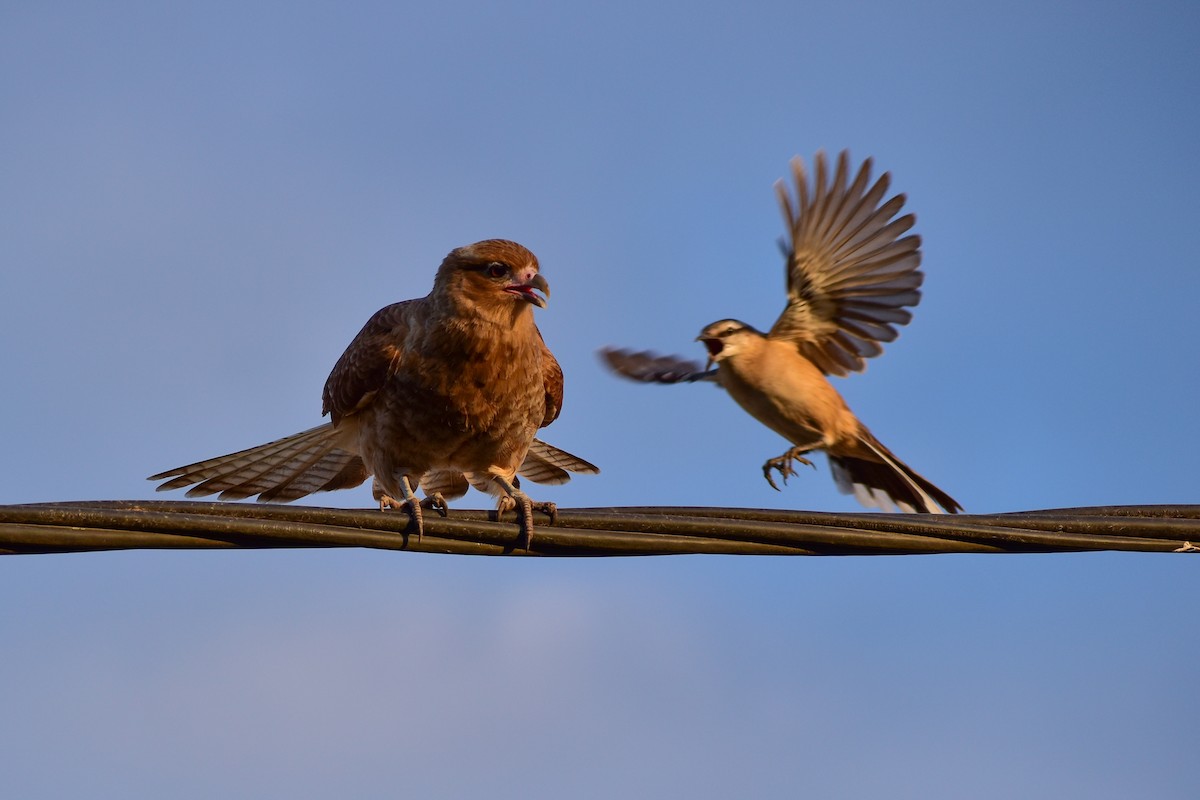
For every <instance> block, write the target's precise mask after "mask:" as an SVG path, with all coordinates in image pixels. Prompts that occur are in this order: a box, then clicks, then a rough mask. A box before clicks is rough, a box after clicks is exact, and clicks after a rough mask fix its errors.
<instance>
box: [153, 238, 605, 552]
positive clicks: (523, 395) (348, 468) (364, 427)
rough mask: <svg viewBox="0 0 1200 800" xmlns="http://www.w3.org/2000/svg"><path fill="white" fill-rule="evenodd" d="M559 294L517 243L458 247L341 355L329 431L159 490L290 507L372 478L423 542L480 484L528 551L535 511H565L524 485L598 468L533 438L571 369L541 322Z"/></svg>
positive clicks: (252, 452) (183, 473) (186, 474)
mask: <svg viewBox="0 0 1200 800" xmlns="http://www.w3.org/2000/svg"><path fill="white" fill-rule="evenodd" d="M549 294H550V287H549V285H548V284H547V283H546V279H545V278H543V277H542V276H541V274H540V272H539V266H538V261H537V258H536V257H535V256H534V255H533V253H531V252H530V251H529V250H527V249H525V248H524V247H522V246H521V245H519V244H517V243H516V242H510V241H507V240H504V239H488V240H485V241H482V242H476V243H475V244H472V245H468V246H466V247H460V248H458V249H456V250H452V251H451V252H450V254H449V255H447V256H446V258H445V260H443V261H442V264H441V266H440V267H439V268H438V271H437V275H436V277H435V278H434V281H433V289H432V290H431V291H430V292H429V294H428V295H426V296H425V297H421V298H417V299H413V300H405V301H403V302H400V303H394V304H393V305H390V306H387V307H385V308H382V309H380V310H379V311H377V312H375V314H374V315H373V316H372V317H371V318H370V319H369V320H368V321H367V324H366V325H365V326H364V327H363V329H362V330H361V331H359V333H358V335H357V336H356V337H354V340H353V341H352V342H351V343H350V346H349V347H347V348H346V352H344V353H343V354H342V357H341V358H339V359H338V361H337V364H335V365H334V367H333V371H332V372H331V373H330V375H329V379H328V380H327V381H326V382H325V391H324V395H323V408H322V411H321V413H322V415H325V414H328V415H329V416H330V422H327V423H325V424H324V425H319V426H317V427H315V428H311V429H309V430H307V431H303V432H301V433H297V434H293V435H292V436H288V437H285V438H283V439H279V440H277V441H274V442H270V443H268V444H264V445H259V446H258V447H253V448H250V449H249V450H242V451H240V452H237V453H231V454H229V455H226V456H219V457H217V458H211V459H208V460H206V461H200V462H197V463H195V464H188V465H187V466H183V467H177V468H175V469H171V470H167V471H166V472H160V473H158V474H157V475H152V476H151V477H150V480H152V481H157V480H164V479H170V480H167V481H166V482H165V483H163V484H162V485H161V486H159V487H158V490H159V491H164V490H169V489H180V488H183V487H185V486H191V487H192V488H191V489H189V490H188V493H187V496H188V497H203V496H205V495H210V494H218V493H219V499H221V500H240V499H242V498H246V497H251V496H253V495H258V500H259V502H270V501H278V502H288V501H291V500H296V499H298V498H300V497H304V496H305V495H308V494H311V493H313V492H319V491H327V490H331V489H348V488H351V487H354V486H358V485H359V484H361V483H362V482H363V481H365V480H366V479H367V478H368V477H370V476H372V475H374V476H375V482H374V494H375V497H376V499H377V500H379V504H380V509H385V508H402V509H404V510H405V511H407V512H408V514H409V515H410V516H411V518H412V522H413V524H414V525H415V527H416V531H417V534H418V536H420V534H421V533H422V531H423V521H422V513H421V509H422V507H425V508H433V509H435V510H437V511H438V512H439V513H440V514H442V515H443V516H444V515H445V514H446V511H447V503H446V501H447V500H450V499H454V498H456V497H461V496H462V495H463V494H465V493H466V491H467V487H468V485H471V486H474V487H475V488H476V489H479V490H480V491H483V492H488V493H490V494H493V495H497V496H498V497H499V502H498V510H499V512H500V513H504V512H505V511H508V510H511V509H516V510H517V512H518V516H519V519H520V523H521V528H522V531H523V532H524V535H525V543H526V546H528V544H529V542H530V541H531V540H532V536H533V510H534V508H537V509H538V510H541V511H544V512H546V513H548V514H550V515H551V519H553V516H554V513H555V506H554V504H552V503H537V504H535V503H534V502H533V501H532V500H531V499H530V498H529V496H528V495H526V494H525V493H524V492H523V491H521V489H520V481H519V479H518V478H517V475H518V474H520V475H522V476H524V477H526V478H528V479H529V480H531V481H534V482H535V483H546V484H558V483H566V482H567V481H568V480H570V475H569V473H571V472H578V473H589V474H595V473H597V472H599V470H598V469H597V468H596V467H595V466H594V465H592V464H589V463H588V462H587V461H584V460H583V459H581V458H578V457H576V456H573V455H571V454H570V453H567V452H564V451H563V450H559V449H558V448H557V447H554V446H553V445H550V444H547V443H546V442H543V441H540V440H539V439H535V438H534V434H535V433H536V432H537V430H538V428H542V427H545V426H546V425H549V424H550V423H551V422H553V421H554V420H555V419H557V418H558V414H559V411H560V410H561V408H562V399H563V373H562V369H561V368H560V367H559V365H558V361H557V360H555V358H554V355H553V354H552V353H551V352H550V349H549V348H548V347H546V343H545V341H544V340H543V339H542V334H541V332H540V331H539V330H538V328H537V325H536V324H535V323H534V320H533V307H534V306H538V307H539V308H545V306H546V298H547V297H549ZM193 484H195V485H194V486H193ZM418 489H423V490H424V494H425V499H424V500H420V501H418V499H417V497H416V492H417V490H418Z"/></svg>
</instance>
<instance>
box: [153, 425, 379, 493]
mask: <svg viewBox="0 0 1200 800" xmlns="http://www.w3.org/2000/svg"><path fill="white" fill-rule="evenodd" d="M340 444H341V442H340V432H339V431H337V430H335V429H334V427H333V425H331V424H329V423H326V424H324V425H318V426H317V427H315V428H310V429H308V430H306V431H302V432H300V433H295V434H292V435H291V436H285V437H284V438H282V439H277V440H275V441H273V442H268V443H267V444H260V445H259V446H258V447H251V448H250V449H248V450H240V451H238V452H236V453H230V454H229V455H225V456H217V457H216V458H210V459H207V460H206V461H198V462H196V463H195V464H188V465H187V466H183V467H176V468H175V469H170V470H167V471H166V472H160V473H158V474H157V475H151V476H150V478H149V480H152V481H158V480H163V479H164V478H170V479H171V480H168V481H167V482H166V483H164V484H162V485H161V486H159V487H157V489H158V491H160V492H165V491H168V490H170V489H182V488H183V487H185V486H191V487H192V488H191V489H188V492H187V496H188V497H204V496H205V495H210V494H218V495H219V499H221V500H241V499H243V498H246V497H251V496H253V495H258V501H259V502H260V503H268V502H279V503H286V502H289V501H291V500H297V499H299V498H301V497H304V496H305V495H309V494H312V493H313V492H324V491H329V490H332V489H349V488H351V487H353V486H358V485H359V484H360V483H362V482H363V481H365V480H366V479H367V478H368V477H369V476H370V473H368V472H367V469H366V466H365V465H364V464H363V461H362V459H361V458H360V457H359V456H358V455H357V454H356V453H353V452H351V451H350V450H346V449H344V448H343V447H341V446H340ZM192 484H195V486H192Z"/></svg>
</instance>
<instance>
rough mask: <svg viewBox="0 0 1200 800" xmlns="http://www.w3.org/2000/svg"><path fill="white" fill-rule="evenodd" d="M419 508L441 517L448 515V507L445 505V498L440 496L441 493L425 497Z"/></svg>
mask: <svg viewBox="0 0 1200 800" xmlns="http://www.w3.org/2000/svg"><path fill="white" fill-rule="evenodd" d="M421 506H422V507H423V508H429V509H432V510H434V511H436V512H437V513H438V515H439V516H442V517H444V516H446V515H447V514H449V513H450V506H449V505H448V504H447V503H446V498H445V497H443V496H442V493H441V492H434V493H433V494H427V495H425V497H424V498H423V499H422V500H421Z"/></svg>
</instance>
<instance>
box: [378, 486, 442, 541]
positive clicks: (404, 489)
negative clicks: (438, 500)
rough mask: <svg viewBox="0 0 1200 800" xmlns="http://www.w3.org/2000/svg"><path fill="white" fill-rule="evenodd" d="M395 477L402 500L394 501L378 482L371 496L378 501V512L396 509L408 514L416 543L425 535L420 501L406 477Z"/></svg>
mask: <svg viewBox="0 0 1200 800" xmlns="http://www.w3.org/2000/svg"><path fill="white" fill-rule="evenodd" d="M397 477H399V478H400V482H399V483H398V484H397V486H399V487H400V496H401V497H403V498H404V499H403V500H396V499H395V498H394V497H392V496H390V495H389V494H388V493H387V491H385V490H382V487H381V486H380V485H379V482H378V481H376V483H375V486H374V487H373V488H372V494H374V495H375V496H376V499H378V500H379V510H380V511H387V510H388V509H389V508H397V509H400V510H402V511H407V512H408V516H409V517H411V518H412V521H413V522H414V523H415V524H416V526H417V541H418V542H419V541H421V538H422V537H423V536H424V534H425V520H424V518H423V516H422V514H421V501H419V500H418V499H417V495H416V494H415V493H414V492H413V490H412V486H411V485H410V484H409V482H408V476H406V475H399V476H397ZM445 502H446V501H445V500H442V504H443V506H444V505H445ZM442 516H445V514H442Z"/></svg>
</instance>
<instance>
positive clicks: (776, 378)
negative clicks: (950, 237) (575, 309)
mask: <svg viewBox="0 0 1200 800" xmlns="http://www.w3.org/2000/svg"><path fill="white" fill-rule="evenodd" d="M814 173H815V174H814V175H813V179H812V180H811V182H810V180H809V175H808V172H807V171H806V169H805V166H804V162H803V161H802V160H801V159H800V158H795V159H793V160H792V175H793V178H794V180H795V184H796V196H795V198H794V199H793V197H792V196H791V194H790V193H789V192H788V190H787V187H786V186H785V184H784V183H783V181H780V182H778V183H777V184H776V187H775V188H776V191H777V193H778V195H779V202H780V205H781V206H782V208H783V216H784V221H785V223H786V225H787V230H788V238H787V240H783V241H781V243H780V246H781V249H782V250H783V254H784V257H785V259H786V260H787V293H788V302H787V307H786V308H784V310H783V314H781V315H780V317H779V319H777V320H776V321H775V324H774V325H773V326H772V327H771V330H770V331H768V332H767V333H765V334H764V333H762V332H761V331H759V330H756V329H755V328H754V327H752V326H750V325H748V324H746V323H745V322H741V321H739V320H736V319H723V320H720V321H718V322H714V323H712V324H711V325H709V326H707V327H705V328H704V329H703V330H702V331H701V332H700V335H699V336H698V337H697V340H698V341H700V342H702V343H703V344H704V346H705V348H707V350H708V360H707V363H706V364H705V366H704V367H703V368H701V367H700V365H699V364H697V363H695V362H692V361H688V360H685V359H681V358H678V357H675V356H659V355H656V354H655V353H653V352H650V351H641V352H632V351H629V350H615V349H606V350H602V351H601V356H602V357H603V359H604V360H605V361H606V362H607V363H608V365H609V366H610V367H611V368H612V369H613V370H614V371H616V372H617V373H618V374H620V375H623V376H625V377H627V378H631V379H633V380H637V381H643V382H650V383H679V382H690V381H699V380H708V381H715V382H716V383H717V384H718V385H720V386H721V387H723V388H724V389H725V390H726V391H727V392H729V394H730V395H731V396H732V397H733V399H734V400H736V401H737V402H738V404H739V405H741V407H742V408H744V409H745V410H746V411H747V412H749V413H750V415H751V416H753V417H754V418H755V419H757V420H758V421H759V422H761V423H763V424H764V425H766V426H767V427H768V428H770V429H771V430H773V431H775V432H776V433H778V434H779V435H781V436H783V437H784V438H785V439H787V440H788V441H789V442H790V443H791V444H792V447H791V448H790V449H789V450H788V451H787V452H786V453H784V454H783V455H781V456H779V457H778V458H772V459H770V460H768V461H767V462H766V463H765V464H763V476H764V477H765V478H766V479H767V482H768V483H769V484H770V485H771V486H772V487H773V488H775V489H778V488H779V487H778V486H776V484H775V481H774V480H773V478H772V471H777V472H778V473H779V475H780V477H782V478H783V480H784V482H785V483H786V482H787V479H788V477H789V476H791V475H795V474H796V473H795V469H794V467H793V463H794V462H800V463H803V464H808V465H810V466H811V465H812V462H811V461H809V460H808V459H806V458H805V457H804V455H805V454H806V453H809V452H811V451H814V450H823V451H824V452H825V453H826V455H827V456H828V457H829V465H830V470H831V472H832V473H833V478H834V481H835V482H836V483H837V485H838V488H839V489H840V490H841V491H842V492H843V493H845V494H853V495H854V496H855V497H856V498H857V499H858V500H859V502H861V503H862V504H863V505H865V506H867V507H870V508H879V509H881V510H884V511H892V510H895V509H896V508H899V509H901V510H903V511H910V512H911V511H921V512H926V513H941V512H943V511H944V512H950V513H955V512H958V511H961V510H962V507H961V506H960V505H959V504H958V503H957V502H955V500H954V499H953V498H952V497H950V495H948V494H946V493H945V492H943V491H942V490H941V489H939V488H937V487H936V486H934V485H933V484H932V483H930V482H929V481H928V480H926V479H925V478H923V477H921V476H920V475H918V474H917V473H916V472H915V471H914V470H913V469H912V468H911V467H909V466H908V465H907V464H905V463H904V462H903V461H901V460H900V459H899V458H897V457H896V456H895V455H894V454H893V453H892V452H891V451H890V450H888V449H887V448H886V447H884V446H883V444H882V443H880V441H879V440H878V439H876V438H875V437H874V436H873V435H872V434H871V432H870V431H869V430H867V427H866V426H865V425H863V424H862V423H861V422H859V420H858V418H857V417H855V416H854V414H853V413H852V412H851V411H850V408H849V407H848V406H847V405H846V401H845V400H843V399H842V396H841V395H840V394H838V392H837V390H836V389H834V387H833V385H832V384H831V383H830V382H829V380H828V378H827V377H826V376H827V375H836V376H844V375H846V374H848V373H850V372H858V371H861V370H862V369H863V368H864V367H865V363H864V359H867V358H871V357H873V356H877V355H879V354H880V353H881V352H883V347H882V346H881V343H882V342H890V341H892V340H893V339H895V338H896V335H897V334H896V328H895V326H897V325H904V324H906V323H907V322H908V321H909V320H910V319H911V318H912V314H911V313H910V312H909V311H908V310H907V308H908V307H909V306H915V305H916V304H917V303H918V301H919V300H920V297H921V293H920V292H919V291H918V287H920V285H921V281H922V279H923V277H924V276H923V274H922V273H921V271H920V270H919V269H918V267H919V266H920V264H921V250H920V247H921V239H920V237H918V236H915V235H905V234H906V233H907V232H908V231H909V230H910V229H911V228H912V227H913V224H914V223H915V221H916V217H915V216H914V215H912V214H906V215H904V216H901V217H897V216H896V215H897V214H898V213H899V212H900V209H901V208H902V207H903V205H904V200H905V198H904V195H902V194H899V195H896V196H894V197H892V198H890V199H888V200H886V201H884V196H885V195H886V194H887V191H888V185H889V175H888V174H887V173H884V174H883V175H882V176H881V177H880V178H879V180H877V181H875V182H874V183H871V160H870V159H867V161H865V162H864V163H863V165H862V167H861V168H860V169H859V170H858V173H857V174H856V175H854V176H853V177H852V176H851V170H850V157H849V154H848V153H846V152H845V151H843V152H842V153H841V155H840V156H839V157H838V159H837V166H836V167H835V169H834V171H833V174H832V176H830V174H829V168H828V166H827V164H826V160H825V155H824V153H821V152H818V153H817V156H816V158H815V159H814ZM714 365H715V368H714Z"/></svg>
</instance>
